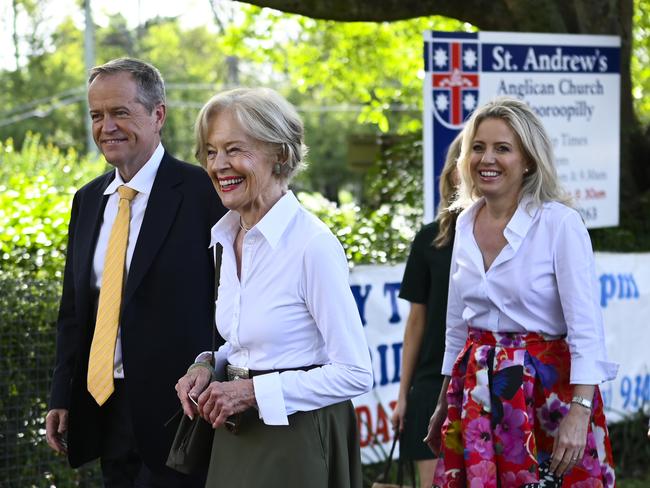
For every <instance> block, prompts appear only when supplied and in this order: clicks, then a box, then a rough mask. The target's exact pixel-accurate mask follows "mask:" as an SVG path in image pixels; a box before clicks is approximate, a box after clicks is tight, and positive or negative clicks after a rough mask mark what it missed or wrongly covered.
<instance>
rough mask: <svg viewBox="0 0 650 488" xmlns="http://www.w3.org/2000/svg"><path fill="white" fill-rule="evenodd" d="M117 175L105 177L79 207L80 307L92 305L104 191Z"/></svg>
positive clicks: (77, 261)
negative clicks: (93, 277)
mask: <svg viewBox="0 0 650 488" xmlns="http://www.w3.org/2000/svg"><path fill="white" fill-rule="evenodd" d="M114 176H115V173H113V172H110V173H107V174H106V175H104V177H103V178H100V180H99V181H98V182H97V185H96V187H95V188H93V189H90V190H89V193H88V195H85V197H84V202H83V203H81V204H80V206H79V217H78V221H77V225H76V229H75V232H76V235H75V248H74V249H75V256H74V259H75V268H76V271H75V273H74V276H75V277H76V281H75V288H76V289H77V290H78V291H77V293H78V294H79V296H80V299H79V301H78V305H79V306H86V307H87V305H89V304H90V303H91V300H89V298H90V296H91V290H92V288H93V286H92V282H91V279H92V278H91V276H92V273H91V271H92V266H93V255H94V252H95V245H96V243H97V236H98V234H99V228H100V226H101V223H102V212H103V211H104V208H105V207H106V202H107V201H108V196H107V195H104V190H106V187H107V186H108V185H109V183H110V182H111V181H112V180H113V178H114ZM87 313H89V310H80V311H79V316H80V317H84V316H85V314H87Z"/></svg>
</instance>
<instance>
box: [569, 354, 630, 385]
mask: <svg viewBox="0 0 650 488" xmlns="http://www.w3.org/2000/svg"><path fill="white" fill-rule="evenodd" d="M618 366H619V365H618V364H617V363H612V362H609V361H601V360H600V359H596V360H594V359H588V358H584V357H582V358H581V357H577V358H571V384H572V385H598V384H600V383H604V382H605V381H611V380H613V379H615V378H616V374H617V373H618Z"/></svg>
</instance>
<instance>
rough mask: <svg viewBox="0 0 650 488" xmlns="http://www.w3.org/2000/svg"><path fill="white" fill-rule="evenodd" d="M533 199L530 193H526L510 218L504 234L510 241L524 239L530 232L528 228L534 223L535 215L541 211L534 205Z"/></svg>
mask: <svg viewBox="0 0 650 488" xmlns="http://www.w3.org/2000/svg"><path fill="white" fill-rule="evenodd" d="M532 203H533V199H532V197H531V196H530V195H524V196H523V197H522V198H521V200H520V201H519V205H517V210H515V213H514V214H513V215H512V217H511V218H510V222H508V225H507V226H506V228H505V231H504V234H505V236H506V239H508V241H511V236H512V238H513V239H519V240H521V239H523V238H524V237H525V236H526V234H527V233H528V229H530V226H531V225H532V224H533V220H534V219H535V215H536V214H537V212H538V211H539V209H538V208H536V207H534V206H533V204H532Z"/></svg>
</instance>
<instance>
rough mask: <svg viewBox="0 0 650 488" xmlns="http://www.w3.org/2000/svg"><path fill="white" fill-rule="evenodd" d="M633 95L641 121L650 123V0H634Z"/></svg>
mask: <svg viewBox="0 0 650 488" xmlns="http://www.w3.org/2000/svg"><path fill="white" fill-rule="evenodd" d="M633 22H634V23H633V26H634V27H633V40H632V43H633V44H632V54H633V55H632V97H633V99H634V107H635V109H636V113H637V115H638V117H639V118H640V119H641V121H642V122H643V123H644V124H645V125H646V126H647V125H648V124H650V1H649V0H634V20H633Z"/></svg>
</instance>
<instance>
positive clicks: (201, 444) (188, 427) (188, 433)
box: [165, 244, 223, 474]
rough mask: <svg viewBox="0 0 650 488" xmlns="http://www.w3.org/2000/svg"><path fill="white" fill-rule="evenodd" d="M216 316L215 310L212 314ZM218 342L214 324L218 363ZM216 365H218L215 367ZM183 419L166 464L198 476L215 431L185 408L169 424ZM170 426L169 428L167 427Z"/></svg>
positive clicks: (207, 459)
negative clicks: (191, 415)
mask: <svg viewBox="0 0 650 488" xmlns="http://www.w3.org/2000/svg"><path fill="white" fill-rule="evenodd" d="M222 252H223V247H222V246H221V244H217V245H216V246H215V248H214V262H215V266H214V267H215V271H214V272H215V284H214V302H213V304H214V305H213V306H216V303H217V297H218V294H219V292H218V290H219V278H218V277H219V272H220V270H221V256H222ZM212 312H213V313H212V316H213V317H214V312H215V311H214V310H213V311H212ZM216 341H217V324H216V323H213V324H212V356H211V361H212V362H214V350H215V348H216ZM213 366H214V364H213ZM179 415H180V416H181V421H180V423H179V424H178V428H177V429H176V435H175V436H174V441H173V442H172V446H171V448H170V449H169V455H168V456H167V461H166V463H165V464H166V465H167V466H168V467H170V468H172V469H175V470H176V471H179V472H181V473H184V474H197V473H200V472H202V471H206V470H207V468H208V465H209V464H210V455H211V451H212V438H213V437H214V429H213V428H212V426H211V425H210V424H209V423H208V422H206V421H205V420H203V418H202V417H201V416H200V415H195V416H194V419H192V420H190V418H189V417H188V416H186V415H183V409H182V408H181V409H180V410H179V411H178V412H177V413H176V414H175V415H174V417H172V418H171V419H170V420H169V421H168V422H167V424H169V423H170V422H172V421H173V420H174V419H176V418H177V417H178V416H179ZM167 424H166V425H167Z"/></svg>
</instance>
